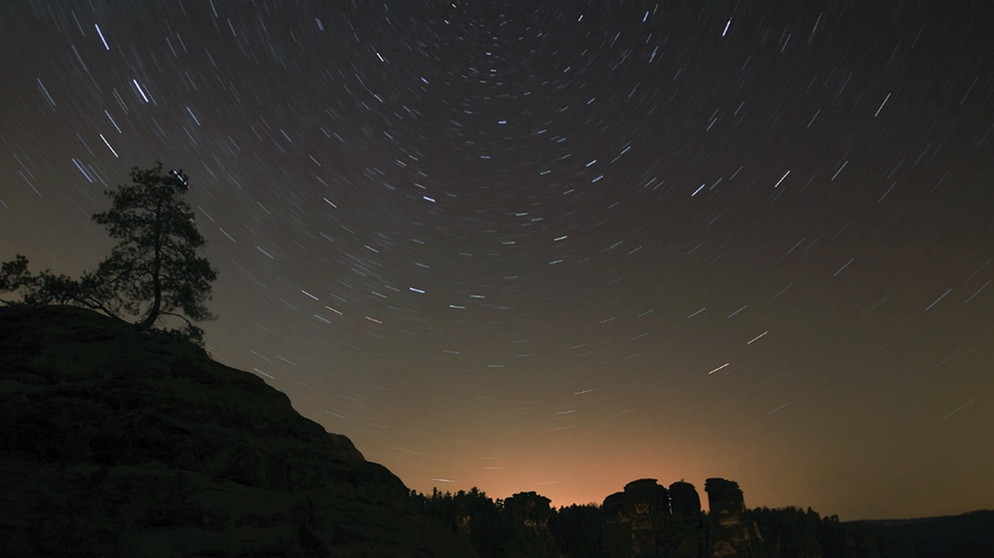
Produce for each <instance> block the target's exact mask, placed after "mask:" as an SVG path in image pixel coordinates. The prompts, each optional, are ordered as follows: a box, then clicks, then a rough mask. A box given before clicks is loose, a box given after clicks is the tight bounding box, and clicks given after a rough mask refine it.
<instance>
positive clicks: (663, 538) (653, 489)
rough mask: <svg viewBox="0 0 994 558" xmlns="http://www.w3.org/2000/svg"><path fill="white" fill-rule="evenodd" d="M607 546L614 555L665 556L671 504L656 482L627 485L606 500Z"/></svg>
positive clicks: (645, 480)
mask: <svg viewBox="0 0 994 558" xmlns="http://www.w3.org/2000/svg"><path fill="white" fill-rule="evenodd" d="M603 511H604V536H603V537H604V543H605V547H606V549H607V550H608V551H609V553H610V555H611V556H617V557H619V558H621V557H624V558H627V557H635V556H664V555H665V551H666V546H667V542H668V538H669V537H668V535H669V524H670V501H669V493H668V492H667V490H666V488H664V487H662V486H660V485H659V484H657V483H656V479H641V480H636V481H632V482H630V483H628V484H626V485H625V490H624V492H618V493H615V494H612V495H611V496H608V497H607V498H606V499H605V500H604V506H603Z"/></svg>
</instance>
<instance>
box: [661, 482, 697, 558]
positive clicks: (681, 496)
mask: <svg viewBox="0 0 994 558" xmlns="http://www.w3.org/2000/svg"><path fill="white" fill-rule="evenodd" d="M669 492H670V515H671V522H670V544H669V548H670V551H671V553H670V555H671V556H673V557H674V558H697V557H698V556H701V553H702V551H703V545H704V537H703V528H704V519H703V518H704V516H703V514H702V513H701V497H700V496H699V495H698V494H697V489H696V488H694V485H692V484H690V483H689V482H683V481H678V482H675V483H673V484H671V485H670V490H669Z"/></svg>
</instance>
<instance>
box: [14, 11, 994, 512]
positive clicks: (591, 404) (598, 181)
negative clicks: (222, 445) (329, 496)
mask: <svg viewBox="0 0 994 558" xmlns="http://www.w3.org/2000/svg"><path fill="white" fill-rule="evenodd" d="M813 4H815V3H814V2H811V3H809V2H793V1H783V2H730V1H729V2H712V1H707V2H634V1H618V2H607V1H576V0H569V1H567V0H558V1H541V2H540V1H524V0H520V1H510V0H508V1H484V0H478V1H474V2H435V1H417V2H415V1H407V0H405V1H399V0H398V1H387V2H347V1H342V0H335V1H327V2H316V1H315V2H290V1H286V2H283V1H279V2H277V1H272V2H245V3H242V2H228V1H222V0H213V2H210V1H206V0H205V1H187V2H151V1H148V2H144V1H143V2H101V1H92V2H55V1H47V0H45V1H35V2H28V1H24V0H15V1H10V2H3V3H2V7H0V62H2V68H3V75H2V77H0V146H2V150H0V260H4V261H5V260H10V259H13V257H14V255H15V254H17V253H22V254H24V255H26V256H27V257H28V258H29V259H30V261H31V266H32V268H33V269H35V270H40V269H44V268H51V270H52V271H54V272H58V273H66V274H70V275H78V274H79V273H80V272H82V271H83V270H85V269H93V268H94V267H95V266H96V264H97V262H98V261H99V260H101V259H102V258H103V257H104V256H105V255H106V254H107V253H108V252H109V247H110V246H111V240H110V239H109V237H107V235H106V233H105V231H104V230H103V228H102V227H100V226H99V225H97V224H95V223H93V222H92V221H91V220H90V216H91V215H92V214H93V213H95V212H98V211H103V210H105V209H106V208H107V207H108V206H109V201H108V200H107V198H106V197H105V196H104V195H103V194H102V191H103V190H104V189H106V188H109V187H112V186H115V185H117V184H121V183H125V182H127V181H128V171H129V169H130V168H131V167H133V166H140V167H149V166H151V165H152V164H154V162H155V161H156V160H161V161H163V163H164V164H165V165H166V168H182V169H184V170H185V171H186V173H187V174H188V175H189V176H190V187H191V189H190V191H189V193H188V194H187V196H188V201H189V202H190V204H191V205H192V206H193V208H194V210H195V211H196V213H197V219H198V224H199V225H200V228H201V230H202V231H203V232H204V235H205V236H206V237H207V238H208V242H209V244H208V247H207V250H206V256H207V257H208V259H209V260H211V262H212V263H213V264H214V265H215V266H216V267H217V268H218V269H219V271H220V277H219V279H218V281H217V282H216V283H215V285H214V300H213V303H212V304H211V308H212V309H213V310H214V311H215V313H216V314H217V315H218V319H217V320H216V321H213V322H209V323H206V324H205V329H206V331H207V338H206V339H207V344H208V349H209V351H210V353H211V354H212V355H213V356H214V358H216V359H217V360H219V361H221V362H223V363H225V364H228V365H231V366H233V367H236V368H240V369H243V370H248V371H252V372H253V373H255V374H257V375H259V376H261V377H263V378H264V379H265V380H266V381H267V382H268V383H269V384H270V385H272V386H273V387H275V388H277V389H279V390H281V391H283V392H285V393H286V394H287V395H288V396H289V397H290V399H291V401H292V402H293V405H294V407H295V408H296V409H297V410H298V411H299V412H301V413H302V414H303V415H305V416H307V417H309V418H311V419H313V420H315V421H318V422H320V423H321V424H322V425H323V426H324V427H325V428H326V429H328V430H329V431H331V432H337V433H342V434H345V435H347V436H349V437H350V438H351V439H352V440H353V441H354V442H355V444H356V446H357V447H358V448H359V449H360V451H362V452H363V454H364V455H365V456H366V458H367V459H369V460H371V461H376V462H379V463H382V464H384V465H386V466H387V467H388V468H390V469H391V470H392V471H393V472H394V473H396V474H397V475H398V476H399V477H400V478H401V479H402V480H403V481H404V482H405V484H407V485H408V486H409V487H410V488H413V489H416V490H420V491H425V492H430V491H431V489H432V487H433V486H438V487H439V488H440V489H441V490H443V491H444V490H451V491H455V490H459V489H469V488H470V487H472V486H477V487H479V488H481V489H482V490H484V491H486V492H487V494H488V495H490V496H491V497H495V498H497V497H507V496H509V495H511V494H513V493H515V492H520V491H529V490H534V491H537V492H539V493H540V494H543V495H545V496H547V497H550V498H551V499H552V500H553V504H554V505H557V506H558V505H568V504H571V503H574V502H576V503H587V502H597V503H600V502H601V501H602V500H603V498H604V497H605V496H607V495H608V494H610V493H611V492H614V491H617V490H620V489H621V488H622V487H623V486H624V484H625V483H627V482H629V481H631V480H634V479H637V478H643V477H650V478H657V479H659V480H660V482H662V483H663V484H669V483H671V482H674V481H677V480H680V479H685V480H687V481H689V482H692V483H694V484H695V485H696V486H697V488H698V490H699V491H701V492H702V494H703V485H704V479H705V478H707V477H711V476H720V477H724V478H728V479H732V480H735V481H737V482H739V484H740V485H741V486H742V488H743V490H744V492H745V497H746V504H747V505H748V506H750V507H752V506H785V505H796V506H801V507H807V506H811V507H812V508H814V509H815V510H817V511H818V512H820V513H822V514H826V515H830V514H838V515H839V516H841V517H842V518H843V519H857V518H877V517H911V516H922V515H940V514H952V513H960V512H965V511H968V510H971V509H977V508H984V507H986V508H991V507H994V473H992V470H994V444H992V443H991V439H992V438H994V376H992V374H994V343H992V337H994V286H992V285H991V282H992V280H994V263H992V258H994V39H992V38H991V37H992V35H991V29H992V26H994V5H992V4H991V3H990V2H986V1H977V2H968V1H963V2H941V1H938V0H936V1H925V2H912V1H909V2H896V1H894V2H891V1H880V2H867V1H853V2H828V3H827V4H828V5H827V6H821V7H816V6H813Z"/></svg>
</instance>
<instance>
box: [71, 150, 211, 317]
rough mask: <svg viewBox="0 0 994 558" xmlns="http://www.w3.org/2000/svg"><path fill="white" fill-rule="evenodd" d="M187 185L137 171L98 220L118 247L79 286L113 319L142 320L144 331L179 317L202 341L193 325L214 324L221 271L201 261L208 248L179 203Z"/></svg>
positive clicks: (175, 176) (155, 170)
mask: <svg viewBox="0 0 994 558" xmlns="http://www.w3.org/2000/svg"><path fill="white" fill-rule="evenodd" d="M187 180H188V179H187V176H186V175H185V174H183V171H176V170H173V171H170V172H169V174H164V173H163V169H162V163H156V165H155V166H154V167H152V168H150V169H139V168H138V167H135V168H133V169H131V182H132V183H131V184H123V185H121V186H118V188H117V189H116V190H109V191H107V192H105V193H106V194H107V196H108V197H110V199H111V208H110V210H109V211H105V212H103V213H97V214H95V215H94V216H93V220H94V221H96V222H97V223H99V224H101V225H104V226H105V227H106V228H107V232H108V233H109V234H110V236H111V238H115V239H118V240H119V242H118V243H117V245H116V246H114V248H113V249H112V250H111V253H110V255H109V256H108V257H107V258H106V259H105V260H104V261H102V262H100V265H99V266H98V267H97V270H96V271H95V272H93V273H90V274H85V275H84V276H83V278H82V279H81V280H80V284H81V287H82V290H83V291H84V296H85V298H86V302H88V303H90V304H92V305H94V306H97V307H99V308H101V309H103V310H105V311H107V312H109V313H112V314H114V315H121V314H128V315H131V316H135V317H137V321H136V322H135V325H137V326H138V328H139V329H142V330H146V329H150V328H151V327H153V326H154V325H155V324H156V322H157V321H159V319H160V318H161V317H162V316H177V317H179V318H181V319H183V320H184V321H185V322H186V323H187V326H188V331H189V332H190V333H191V334H193V336H197V334H198V332H199V329H197V328H195V327H194V326H193V324H192V323H191V320H192V321H201V320H206V319H210V318H212V317H213V316H212V315H211V313H210V312H209V311H208V310H207V306H206V302H207V301H208V300H210V297H211V283H212V282H213V281H214V280H215V279H217V270H215V269H214V268H213V267H212V266H211V265H210V262H208V261H207V259H206V258H204V257H202V256H199V255H198V250H200V249H201V248H202V247H203V246H204V245H205V244H206V241H205V240H204V237H203V235H201V234H200V231H199V230H198V229H197V225H196V223H195V221H194V215H193V211H192V210H191V209H190V206H189V204H187V203H186V202H185V201H184V200H183V199H182V198H181V197H180V196H181V194H183V193H184V192H185V191H186V190H188V189H189V185H188V182H187Z"/></svg>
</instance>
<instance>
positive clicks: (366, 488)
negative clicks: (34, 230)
mask: <svg viewBox="0 0 994 558" xmlns="http://www.w3.org/2000/svg"><path fill="white" fill-rule="evenodd" d="M0 424H2V425H3V428H2V429H0V557H6V556H12V557H13V556H17V557H30V556H101V557H102V556H143V557H144V556H163V557H166V556H169V557H171V556H189V557H193V556H273V557H275V556H285V557H295V556H317V557H320V556H342V557H351V556H383V557H386V556H396V557H415V556H418V557H430V556H438V557H452V558H459V557H463V556H465V557H472V556H480V557H502V556H515V557H549V558H553V557H556V558H567V557H576V558H580V557H604V558H607V557H612V558H614V557H617V558H621V557H626V558H627V557H647V556H652V557H681V558H683V557H686V558H703V557H709V558H711V557H719V556H721V557H741V558H745V557H750V558H833V557H840V558H842V557H846V558H913V557H915V556H919V557H920V558H938V557H944V556H950V557H952V556H957V557H962V558H966V557H971V558H972V557H975V556H976V557H979V556H986V555H987V554H984V553H985V552H988V551H989V549H990V547H991V544H994V543H992V542H991V541H990V533H991V532H994V531H992V530H991V525H992V518H994V512H974V513H973V514H967V515H965V516H959V517H952V518H931V519H923V520H907V521H873V522H847V523H841V522H839V520H838V518H835V517H821V516H819V515H818V514H817V513H816V512H814V511H812V510H811V509H808V510H806V511H805V510H801V509H797V508H782V509H766V508H762V509H748V508H746V506H745V500H744V497H743V492H742V490H741V489H740V488H739V486H738V484H737V483H735V482H733V481H729V480H725V479H720V478H712V479H708V480H707V482H706V484H705V487H704V490H705V492H706V498H707V500H708V504H709V505H708V507H709V510H710V512H708V513H705V512H703V511H702V510H701V497H700V495H699V494H698V492H697V489H696V488H695V487H694V486H693V485H691V484H689V483H686V482H682V481H680V482H675V483H673V484H671V485H669V486H668V487H664V486H662V485H660V484H658V483H657V482H656V480H655V479H640V480H636V481H632V482H630V483H628V484H627V485H626V486H625V487H624V489H623V490H622V491H620V492H617V493H615V494H612V495H609V496H607V497H606V498H605V500H604V502H603V505H601V506H594V505H588V506H575V505H574V506H569V507H565V508H560V509H558V510H557V509H554V508H551V507H550V505H549V504H550V501H549V499H548V498H545V497H543V496H541V495H539V494H536V493H534V492H522V493H518V494H515V495H513V496H511V497H508V498H506V499H503V500H501V499H498V500H496V501H495V500H492V499H490V498H489V497H487V496H486V494H484V493H483V492H481V491H479V490H477V489H473V490H470V491H469V492H464V491H460V492H458V493H456V494H450V493H445V494H442V493H439V492H437V491H436V492H435V493H433V494H432V495H431V496H425V495H421V494H415V493H412V492H410V491H409V490H408V489H407V488H406V487H405V486H404V484H403V483H402V482H401V481H400V479H398V478H397V477H396V476H395V475H393V474H392V473H391V472H390V471H389V470H387V469H386V468H385V467H383V466H381V465H378V464H375V463H371V462H368V461H366V460H365V459H364V457H363V456H362V454H361V453H360V452H359V451H358V450H357V449H356V447H355V446H354V445H353V444H352V442H351V441H350V440H349V439H348V438H346V437H345V436H341V435H337V434H329V433H328V432H326V431H325V430H324V429H323V428H322V427H321V426H320V425H318V424H317V423H315V422H312V421H310V420H308V419H306V418H304V417H302V416H300V415H299V414H298V413H296V411H294V410H293V408H292V406H291V405H290V401H289V399H288V398H287V397H286V396H285V395H284V394H282V393H280V392H278V391H276V390H274V389H272V388H270V387H269V386H267V385H266V384H265V383H264V382H263V381H262V380H261V379H260V378H258V377H256V376H254V375H252V374H250V373H247V372H243V371H239V370H235V369H232V368H229V367H226V366H224V365H221V364H219V363H216V362H214V361H212V360H211V359H210V358H209V357H208V356H207V355H206V353H205V352H204V351H203V349H202V348H200V347H199V346H198V345H196V344H195V343H192V342H190V341H189V340H186V339H183V338H182V337H181V336H180V335H177V334H170V333H167V332H162V331H156V330H152V331H140V330H139V329H137V328H136V327H135V326H134V325H133V324H129V323H127V322H124V321H121V320H117V319H114V318H109V317H107V316H104V315H101V314H97V313H95V312H92V311H89V310H85V309H81V308H76V307H71V306H48V307H31V306H26V305H11V306H6V307H0ZM916 550H917V553H916Z"/></svg>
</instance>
